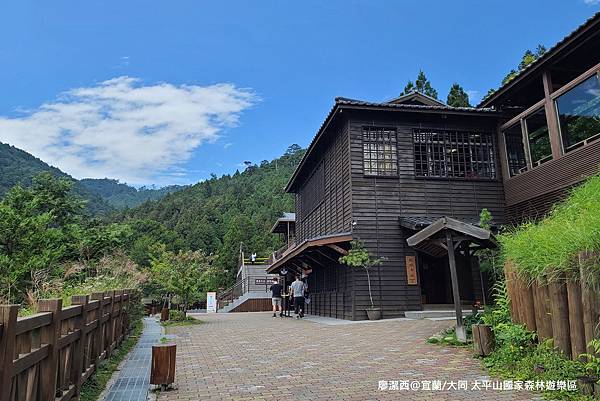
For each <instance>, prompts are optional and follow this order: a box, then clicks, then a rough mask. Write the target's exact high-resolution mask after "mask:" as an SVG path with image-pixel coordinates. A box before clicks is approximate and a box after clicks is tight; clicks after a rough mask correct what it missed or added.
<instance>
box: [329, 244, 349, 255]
mask: <svg viewBox="0 0 600 401" xmlns="http://www.w3.org/2000/svg"><path fill="white" fill-rule="evenodd" d="M327 246H328V247H329V248H331V249H333V250H334V251H336V252H337V253H339V254H341V255H348V251H347V250H345V249H344V248H342V247H341V246H339V245H336V244H328V245H327Z"/></svg>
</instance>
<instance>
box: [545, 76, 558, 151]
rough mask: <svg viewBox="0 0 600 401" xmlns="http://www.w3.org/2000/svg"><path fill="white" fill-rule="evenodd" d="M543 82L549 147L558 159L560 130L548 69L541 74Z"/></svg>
mask: <svg viewBox="0 0 600 401" xmlns="http://www.w3.org/2000/svg"><path fill="white" fill-rule="evenodd" d="M542 79H543V82H544V103H545V105H546V123H547V124H548V135H549V136H550V147H551V148H552V158H553V159H558V158H559V157H560V156H561V155H562V154H563V150H562V141H561V139H560V131H559V129H558V114H557V113H556V107H554V101H553V100H552V98H551V97H550V94H551V93H552V92H553V90H552V76H551V75H550V71H548V70H546V71H544V73H543V75H542Z"/></svg>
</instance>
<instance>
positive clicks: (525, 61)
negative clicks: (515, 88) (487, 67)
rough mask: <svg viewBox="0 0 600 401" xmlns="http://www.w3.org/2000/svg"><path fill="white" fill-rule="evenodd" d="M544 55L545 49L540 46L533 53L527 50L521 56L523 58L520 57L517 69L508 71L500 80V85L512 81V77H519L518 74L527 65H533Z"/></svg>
mask: <svg viewBox="0 0 600 401" xmlns="http://www.w3.org/2000/svg"><path fill="white" fill-rule="evenodd" d="M545 53H546V48H545V47H544V46H542V45H538V46H537V47H536V48H535V50H534V51H532V50H529V49H528V50H526V51H525V53H524V54H523V57H521V62H520V63H519V66H518V67H517V69H516V70H515V69H512V70H510V72H509V73H508V74H507V75H506V76H505V77H504V79H503V80H502V85H504V84H506V83H507V82H509V81H510V80H511V79H513V78H514V77H516V76H517V75H519V73H520V72H521V71H523V70H524V69H525V68H527V66H529V64H531V63H533V62H534V61H535V60H537V59H538V58H540V57H542V56H543V55H544V54H545Z"/></svg>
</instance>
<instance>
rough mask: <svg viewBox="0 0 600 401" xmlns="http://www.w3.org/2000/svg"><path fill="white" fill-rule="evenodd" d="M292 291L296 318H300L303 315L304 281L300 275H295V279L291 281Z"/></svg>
mask: <svg viewBox="0 0 600 401" xmlns="http://www.w3.org/2000/svg"><path fill="white" fill-rule="evenodd" d="M292 293H293V294H294V307H295V311H294V312H295V314H296V319H300V318H302V317H304V282H303V281H302V280H301V279H300V276H296V281H294V282H293V283H292Z"/></svg>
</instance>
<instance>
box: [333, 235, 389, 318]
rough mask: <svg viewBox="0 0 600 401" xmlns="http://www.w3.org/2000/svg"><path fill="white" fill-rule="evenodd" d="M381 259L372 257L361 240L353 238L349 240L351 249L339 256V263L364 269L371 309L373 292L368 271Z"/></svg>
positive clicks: (379, 262)
mask: <svg viewBox="0 0 600 401" xmlns="http://www.w3.org/2000/svg"><path fill="white" fill-rule="evenodd" d="M381 262H382V259H374V258H372V257H371V255H370V254H369V251H368V250H367V248H365V245H364V244H363V242H362V241H359V240H354V241H352V242H351V249H350V251H349V252H348V254H347V255H345V256H342V257H341V258H340V263H342V264H345V265H347V266H349V267H354V268H359V269H364V270H365V272H366V273H367V284H368V286H369V299H370V300H371V309H375V303H374V302H373V292H372V291H371V275H370V273H369V271H370V270H371V268H372V267H374V266H377V265H379V264H381Z"/></svg>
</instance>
